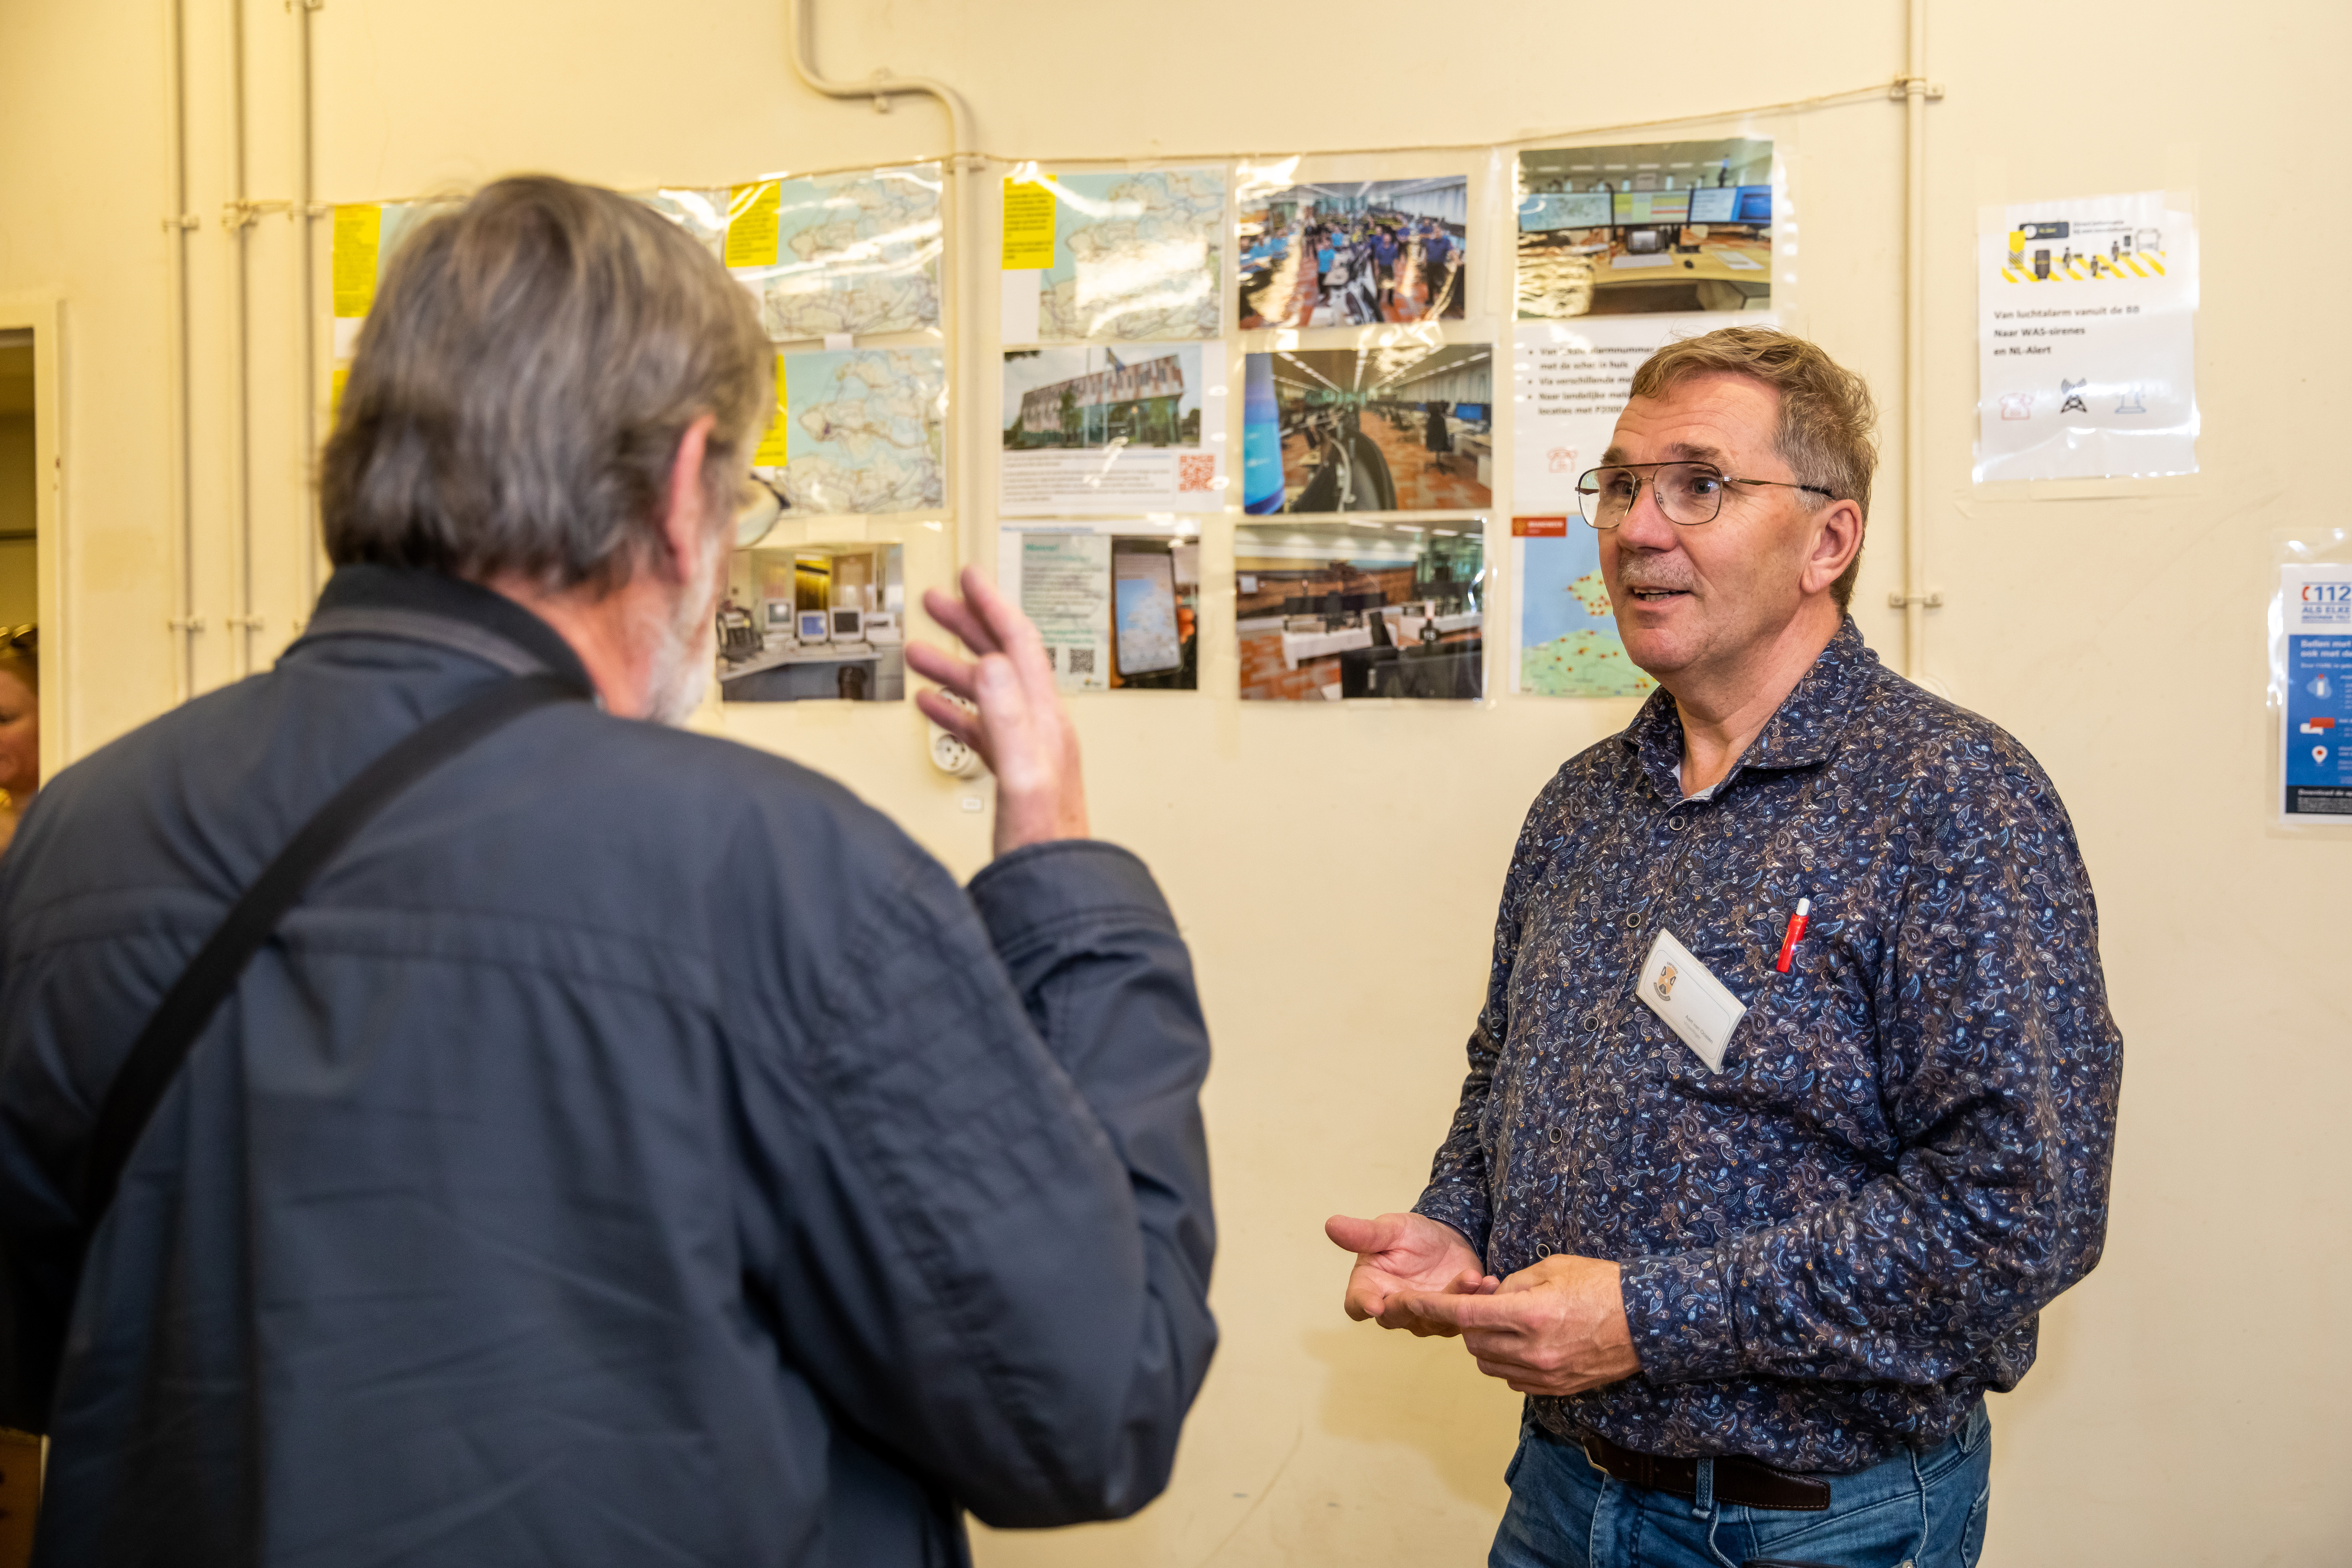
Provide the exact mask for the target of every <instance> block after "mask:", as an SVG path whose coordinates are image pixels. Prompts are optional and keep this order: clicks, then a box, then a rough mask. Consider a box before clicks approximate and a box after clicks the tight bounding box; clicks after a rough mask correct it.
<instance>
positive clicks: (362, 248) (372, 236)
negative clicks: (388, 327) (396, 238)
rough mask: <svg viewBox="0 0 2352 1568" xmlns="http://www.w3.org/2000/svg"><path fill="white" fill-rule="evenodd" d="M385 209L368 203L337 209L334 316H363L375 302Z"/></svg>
mask: <svg viewBox="0 0 2352 1568" xmlns="http://www.w3.org/2000/svg"><path fill="white" fill-rule="evenodd" d="M382 239H383V208H382V207H380V206H377V205H375V204H374V203H373V202H369V203H364V204H362V205H357V206H339V207H337V208H336V209H335V252H334V254H335V262H334V269H335V314H336V315H338V316H364V315H366V314H367V313H368V310H369V308H370V307H371V306H373V304H374V303H375V264H376V252H377V248H378V246H379V243H380V242H381V241H382Z"/></svg>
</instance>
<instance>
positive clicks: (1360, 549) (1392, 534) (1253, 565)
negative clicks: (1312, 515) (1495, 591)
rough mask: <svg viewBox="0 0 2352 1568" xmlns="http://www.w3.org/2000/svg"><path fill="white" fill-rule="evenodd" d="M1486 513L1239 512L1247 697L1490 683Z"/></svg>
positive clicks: (1237, 615) (1427, 691)
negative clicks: (1246, 515) (1261, 515)
mask: <svg viewBox="0 0 2352 1568" xmlns="http://www.w3.org/2000/svg"><path fill="white" fill-rule="evenodd" d="M1485 612H1486V521H1485V520H1484V519H1482V518H1477V517H1463V518H1453V519H1447V520H1445V521H1433V522H1398V521H1370V520H1369V519H1361V518H1351V519H1349V520H1348V521H1345V522H1320V521H1288V520H1286V521H1280V522H1243V523H1237V524H1235V525H1234V635H1235V637H1237V639H1238V640H1239V643H1240V654H1241V695H1242V698H1243V700H1245V701H1262V702H1322V701H1331V702H1337V701H1343V700H1357V699H1367V698H1406V699H1430V700H1441V701H1469V700H1475V699H1476V698H1478V697H1480V696H1482V695H1483V694H1484V693H1485V691H1486V614H1485Z"/></svg>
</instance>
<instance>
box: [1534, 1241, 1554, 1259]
mask: <svg viewBox="0 0 2352 1568" xmlns="http://www.w3.org/2000/svg"><path fill="white" fill-rule="evenodd" d="M1536 1256H1537V1257H1538V1258H1549V1257H1550V1256H1551V1243H1550V1242H1549V1241H1538V1242H1537V1243H1536Z"/></svg>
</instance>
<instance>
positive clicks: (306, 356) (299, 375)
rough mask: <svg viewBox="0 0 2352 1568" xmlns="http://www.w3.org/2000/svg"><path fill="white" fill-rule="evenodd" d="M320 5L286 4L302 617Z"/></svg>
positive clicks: (312, 504) (314, 580)
mask: <svg viewBox="0 0 2352 1568" xmlns="http://www.w3.org/2000/svg"><path fill="white" fill-rule="evenodd" d="M320 4H321V0H294V4H293V5H290V6H289V7H288V9H289V11H291V12H292V14H293V16H294V195H293V200H292V202H291V204H290V205H289V206H288V207H287V210H286V216H287V217H288V218H289V219H290V220H291V221H292V223H293V226H294V309H295V311H296V313H297V316H298V318H299V319H298V320H297V321H296V323H295V328H294V360H295V363H294V438H295V447H294V456H295V463H296V466H297V479H296V482H297V483H298V484H299V486H300V487H301V491H300V493H301V497H302V506H301V516H302V524H303V526H302V583H303V588H304V595H303V604H304V606H305V607H304V609H303V611H302V615H303V616H308V615H309V614H310V610H309V607H308V606H309V605H310V604H311V603H313V602H315V601H316V600H317V599H318V597H319V563H320V535H319V488H318V483H317V466H318V455H319V323H318V321H317V318H316V317H315V316H314V315H313V313H312V312H313V311H314V310H316V309H317V307H318V279H317V277H316V273H317V270H318V268H317V265H316V260H315V258H314V257H313V255H312V251H313V249H314V245H313V236H314V234H315V232H316V231H315V230H313V229H312V228H311V223H312V222H313V220H315V219H316V218H317V217H318V216H320V215H319V214H318V213H316V212H313V211H312V210H311V203H312V201H313V200H314V190H315V184H314V181H315V174H314V169H313V165H312V162H311V158H312V140H313V133H312V126H311V121H310V116H311V112H312V109H311V74H310V13H311V12H313V11H315V10H317V9H318V8H319V6H320Z"/></svg>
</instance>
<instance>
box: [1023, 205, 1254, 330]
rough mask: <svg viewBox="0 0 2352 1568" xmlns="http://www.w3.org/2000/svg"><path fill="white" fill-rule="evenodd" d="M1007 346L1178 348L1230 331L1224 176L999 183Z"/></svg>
mask: <svg viewBox="0 0 2352 1568" xmlns="http://www.w3.org/2000/svg"><path fill="white" fill-rule="evenodd" d="M1003 204H1004V205H1003V306H1002V316H1001V324H1002V331H1001V336H1002V338H1003V342H1005V343H1007V344H1009V345H1022V344H1029V343H1052V342H1184V341H1187V340H1199V339H1206V338H1213V337H1216V336H1217V335H1218V334H1219V332H1220V331H1222V330H1223V303H1224V301H1223V293H1222V285H1221V282H1220V279H1221V278H1222V276H1223V271H1222V258H1223V240H1224V234H1225V171H1224V168H1223V165H1222V164H1209V165H1203V166H1198V167H1192V168H1171V169H1150V170H1132V171H1124V172H1119V173H1110V174H1104V173H1087V174H1066V173H1059V174H1057V173H1055V172H1052V171H1048V170H1041V169H1039V168H1038V167H1037V166H1036V165H1035V164H1034V163H1024V164H1021V165H1018V166H1017V167H1016V168H1015V169H1014V170H1013V173H1012V174H1010V175H1008V176H1007V177H1006V179H1005V180H1004V183H1003Z"/></svg>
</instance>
